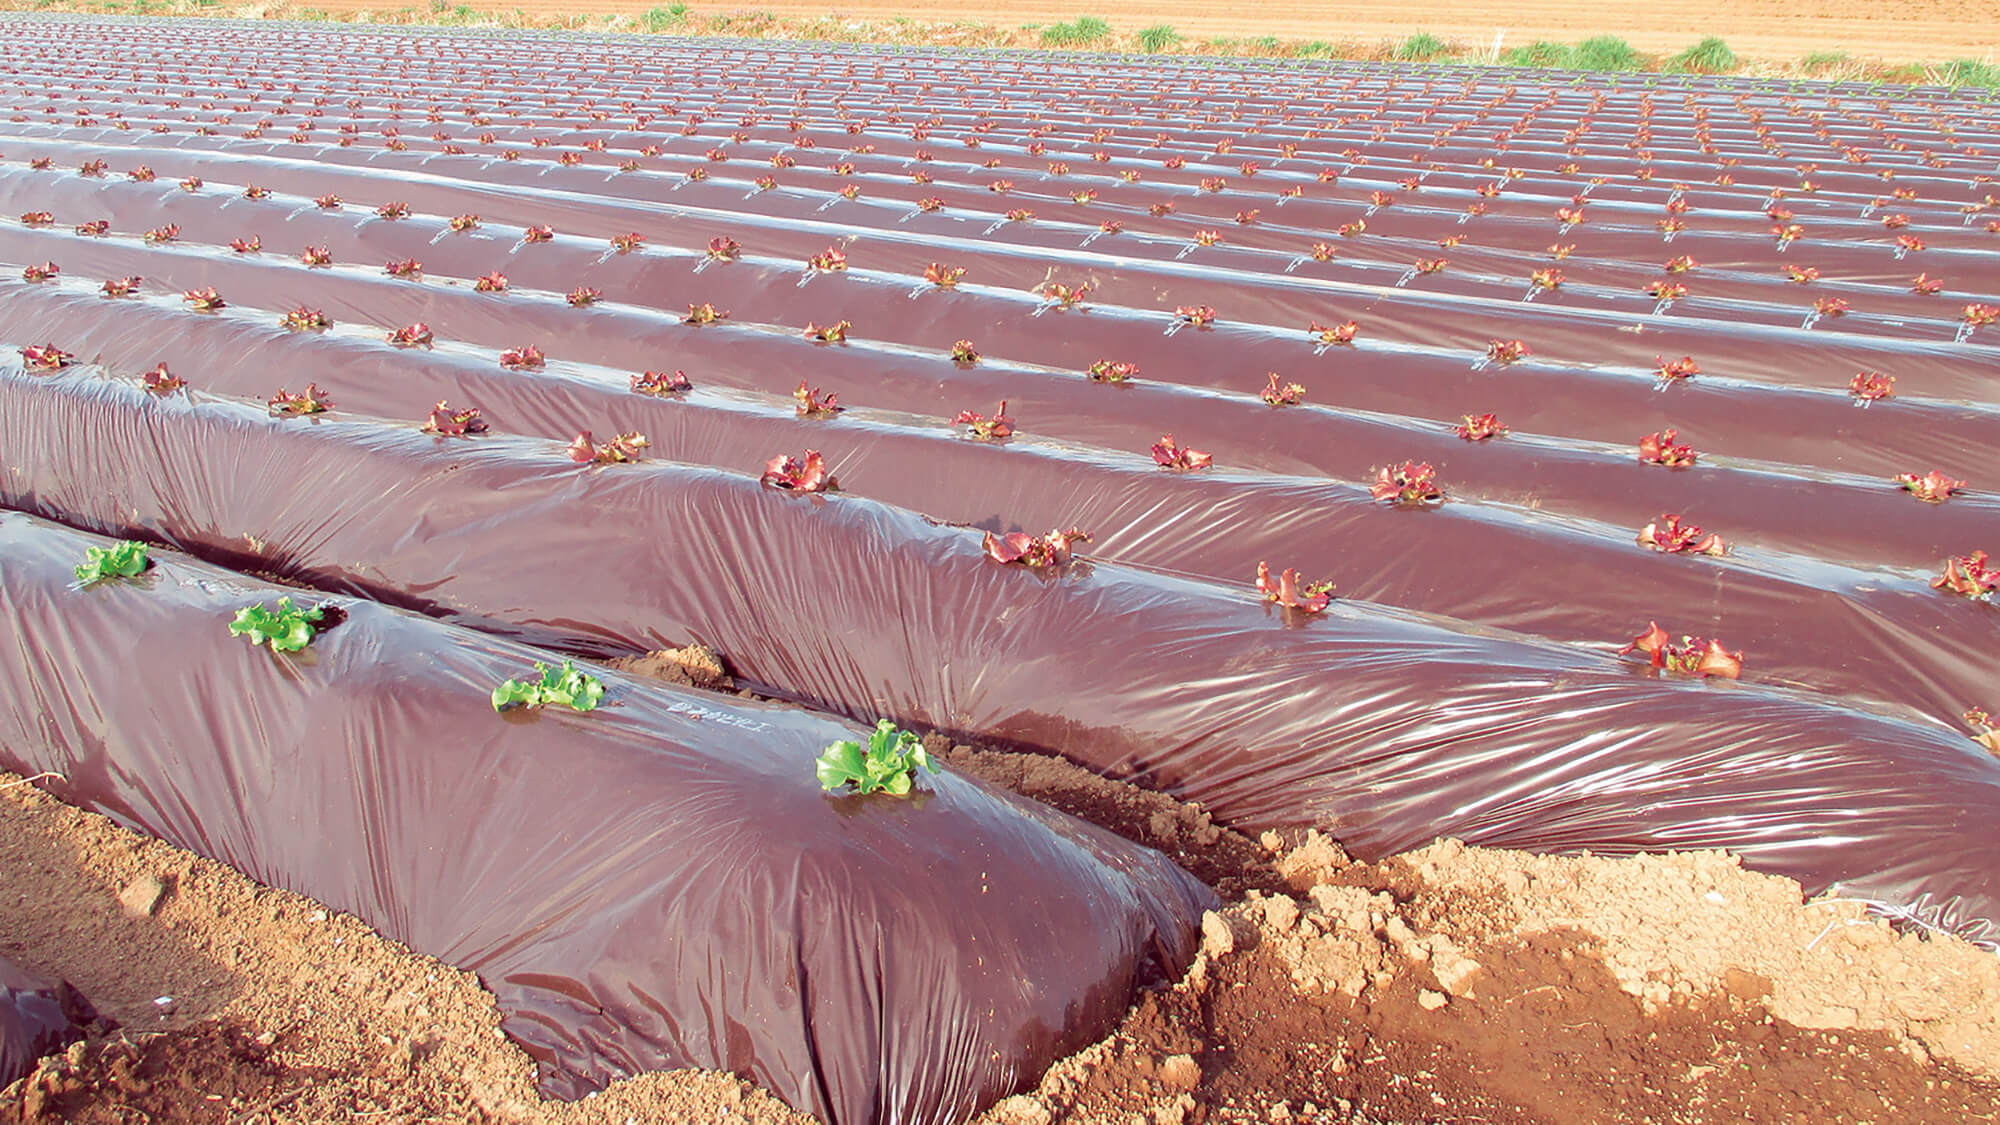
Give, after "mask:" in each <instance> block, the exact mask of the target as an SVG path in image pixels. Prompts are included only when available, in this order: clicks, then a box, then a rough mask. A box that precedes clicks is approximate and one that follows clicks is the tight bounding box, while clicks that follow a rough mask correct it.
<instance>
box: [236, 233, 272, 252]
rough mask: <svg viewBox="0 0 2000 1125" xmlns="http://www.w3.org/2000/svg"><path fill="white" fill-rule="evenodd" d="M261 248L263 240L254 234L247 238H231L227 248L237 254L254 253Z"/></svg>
mask: <svg viewBox="0 0 2000 1125" xmlns="http://www.w3.org/2000/svg"><path fill="white" fill-rule="evenodd" d="M263 248H264V240H263V239H262V238H260V237H258V236H257V235H254V234H253V235H251V236H250V237H249V238H233V239H231V240H230V241H229V249H230V250H232V251H234V252H235V253H238V254H255V253H257V252H258V251H260V250H262V249H263Z"/></svg>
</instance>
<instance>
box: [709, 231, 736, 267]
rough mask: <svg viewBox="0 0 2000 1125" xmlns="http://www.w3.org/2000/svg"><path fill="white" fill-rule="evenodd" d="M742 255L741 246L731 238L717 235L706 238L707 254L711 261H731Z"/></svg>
mask: <svg viewBox="0 0 2000 1125" xmlns="http://www.w3.org/2000/svg"><path fill="white" fill-rule="evenodd" d="M742 255H743V247H742V246H741V245H739V244H738V243H737V241H736V240H735V239H733V238H724V237H721V236H718V237H715V238H711V239H709V240H708V256H709V259H710V260H712V261H717V262H733V261H735V260H736V259H737V258H739V257H742Z"/></svg>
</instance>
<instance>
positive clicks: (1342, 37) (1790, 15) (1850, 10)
mask: <svg viewBox="0 0 2000 1125" xmlns="http://www.w3.org/2000/svg"><path fill="white" fill-rule="evenodd" d="M313 6H314V7H318V8H321V9H323V10H327V11H334V12H341V11H393V10H396V9H400V8H407V7H414V8H416V9H418V10H419V11H422V10H424V8H425V5H424V4H422V3H418V2H415V0H315V2H314V4H313ZM473 6H474V7H475V8H489V7H490V8H494V9H496V10H499V9H502V8H515V7H518V8H520V9H522V10H523V11H526V12H528V13H530V14H533V15H542V16H561V15H569V14H575V13H585V12H587V13H593V14H595V13H605V14H616V13H625V14H637V13H639V12H644V11H646V10H647V9H649V8H653V7H656V6H664V5H662V4H660V3H658V2H657V0H583V2H582V3H580V4H579V3H570V2H568V0H513V2H511V3H506V4H480V3H474V5H473ZM690 9H691V10H692V12H693V13H694V14H695V15H696V16H698V17H706V16H710V15H716V14H721V13H726V12H735V11H757V12H770V13H773V14H775V15H777V16H778V17H780V18H784V19H810V18H815V17H820V16H826V15H843V16H851V17H853V18H855V19H861V20H868V21H870V22H879V21H887V20H892V19H897V18H903V19H910V20H920V21H974V22H980V23H995V24H1000V25H1003V26H1008V27H1019V26H1023V25H1030V24H1034V25H1043V26H1046V25H1048V24H1053V23H1059V22H1069V21H1073V20H1075V19H1076V18H1078V17H1079V16H1097V17H1100V18H1102V19H1104V20H1106V21H1108V22H1109V23H1110V24H1111V27H1112V30H1113V31H1114V32H1117V33H1120V34H1124V35H1131V34H1134V33H1136V32H1138V31H1139V30H1141V29H1142V28H1146V27H1151V26H1153V25H1155V24H1167V25H1170V26H1172V27H1173V28H1174V29H1176V30H1177V31H1179V32H1180V33H1181V34H1182V35H1183V36H1187V37H1189V38H1191V39H1202V38H1208V37H1211V36H1229V37H1233V38H1246V37H1253V36H1266V35H1273V36H1277V37H1279V38H1282V39H1309V40H1310V39H1318V40H1325V41H1327V42H1330V43H1363V44H1365V43H1373V42H1377V41H1382V40H1391V41H1400V40H1402V39H1403V38H1405V37H1407V36H1410V35H1412V34H1415V33H1417V32H1420V31H1422V32H1429V33H1430V34H1432V35H1436V36H1438V37H1440V38H1443V39H1447V40H1454V39H1455V40H1459V41H1462V42H1464V43H1466V44H1468V45H1470V46H1474V47H1478V48H1486V47H1488V46H1490V45H1491V44H1492V43H1493V41H1494V37H1495V35H1496V34H1499V35H1502V36H1503V40H1502V45H1503V46H1504V47H1516V46H1521V45H1523V44H1526V43H1530V42H1533V41H1535V40H1538V39H1549V40H1555V41H1557V42H1563V43H1575V42H1578V41H1580V40H1583V39H1587V38H1589V37H1591V36H1593V35H1606V34H1609V35H1616V36H1619V37H1620V38H1622V39H1624V40H1626V41H1627V42H1629V43H1631V44H1632V46H1633V47H1635V48H1637V49H1638V50H1640V51H1645V52H1650V53H1655V54H1662V55H1665V54H1671V53H1673V52H1676V51H1680V50H1683V49H1685V48H1687V47H1690V46H1692V45H1694V44H1695V43H1696V42H1698V41H1699V40H1701V39H1702V38H1703V37H1705V36H1710V35H1714V36H1720V37H1721V38H1722V39H1724V40H1726V41H1727V42H1728V43H1729V45H1730V47H1731V48H1733V49H1734V50H1735V51H1736V53H1737V54H1739V55H1742V56H1745V57H1749V58H1756V59H1766V60H1781V61H1793V60H1797V59H1799V58H1801V57H1803V56H1804V55H1806V54H1809V53H1811V52H1814V51H1844V52H1847V53H1849V54H1851V55H1854V56H1856V57H1859V58H1873V59H1881V60H1884V61H1888V62H1931V63H1939V62H1944V61H1946V60H1949V59H1962V58H1972V59H1980V58H1984V57H1986V56H1987V55H1988V53H1989V52H1995V53H2000V19H1996V18H1995V9H1994V6H1993V4H1992V3H1991V2H1990V0H1820V2H1819V3H1813V4H1804V3H1798V2H1796V0H1679V2H1665V0H1598V2H1595V3H1587V4H1579V3H1564V2H1561V0H1432V2H1431V3H1427V4H1407V3H1391V2H1389V0H1356V2H1353V3H1341V4H1329V3H1318V2H1313V0H1275V2H1272V3H1263V4H1240V5H1230V4H1204V5H1199V6H1187V5H1163V4H1160V3H1157V2H1156V0H1019V2H1017V3H1012V4H1008V5H1007V6H1006V7H1005V8H1003V9H996V8H994V7H992V6H991V5H988V4H971V3H964V2H962V0H952V2H948V3H930V4H920V3H908V2H898V0H841V2H840V3H831V4H829V3H814V2H812V0H771V2H767V3H754V2H753V3H742V4H711V3H695V4H691V5H690ZM1989 61H1990V60H1989Z"/></svg>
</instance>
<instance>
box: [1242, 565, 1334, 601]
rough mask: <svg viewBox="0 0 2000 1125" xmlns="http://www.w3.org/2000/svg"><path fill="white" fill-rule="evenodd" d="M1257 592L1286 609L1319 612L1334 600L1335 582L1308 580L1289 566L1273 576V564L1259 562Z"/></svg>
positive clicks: (1266, 599)
mask: <svg viewBox="0 0 2000 1125" xmlns="http://www.w3.org/2000/svg"><path fill="white" fill-rule="evenodd" d="M1257 593H1258V595H1259V596H1261V597H1262V598H1263V599H1264V600H1265V601H1267V602H1271V603H1272V604H1274V605H1281V606H1284V607H1285V608H1286V609H1296V610H1300V611H1302V612H1305V613H1319V612H1320V611H1322V610H1324V609H1326V607H1327V605H1328V604H1330V603H1331V602H1332V601H1333V583H1331V582H1308V581H1306V580H1305V579H1304V578H1303V577H1302V576H1301V575H1300V574H1299V572H1298V571H1297V570H1294V569H1292V568H1290V567H1287V568H1286V569H1285V570H1283V571H1282V572H1280V573H1279V574H1278V577H1277V578H1275V579H1273V578H1272V577H1271V564H1270V563H1264V562H1260V563H1258V564H1257Z"/></svg>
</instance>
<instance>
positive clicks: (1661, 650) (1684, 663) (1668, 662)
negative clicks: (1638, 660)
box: [1618, 622, 1743, 680]
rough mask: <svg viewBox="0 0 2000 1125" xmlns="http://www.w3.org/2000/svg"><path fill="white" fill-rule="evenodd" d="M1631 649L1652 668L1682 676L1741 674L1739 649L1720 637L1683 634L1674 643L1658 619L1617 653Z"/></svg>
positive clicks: (1622, 654)
mask: <svg viewBox="0 0 2000 1125" xmlns="http://www.w3.org/2000/svg"><path fill="white" fill-rule="evenodd" d="M1634 652H1637V653H1643V654H1645V656H1646V658H1647V662H1648V663H1649V664H1651V665H1652V666H1653V667H1654V668H1656V669H1660V670H1663V671H1668V672H1677V673H1679V674H1681V675H1683V676H1702V677H1707V676H1720V677H1722V678H1724V679H1729V680H1733V679H1736V678H1737V677H1739V676H1741V675H1742V674H1743V654H1742V653H1740V652H1730V651H1729V650H1728V649H1726V648H1724V647H1723V646H1722V642H1721V641H1720V640H1710V641H1704V640H1702V639H1701V638H1700V637H1688V636H1683V637H1682V638H1681V639H1680V641H1679V642H1678V643H1676V642H1675V641H1674V640H1673V638H1672V637H1671V636H1670V635H1669V634H1668V633H1667V631H1666V630H1665V629H1662V628H1660V626H1659V623H1658V622H1647V624H1646V631H1645V632H1643V633H1641V634H1639V635H1638V636H1636V637H1634V638H1632V643H1631V644H1628V645H1626V646H1625V647H1624V648H1621V649H1619V650H1618V655H1620V656H1624V655H1626V654H1627V653H1634Z"/></svg>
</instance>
